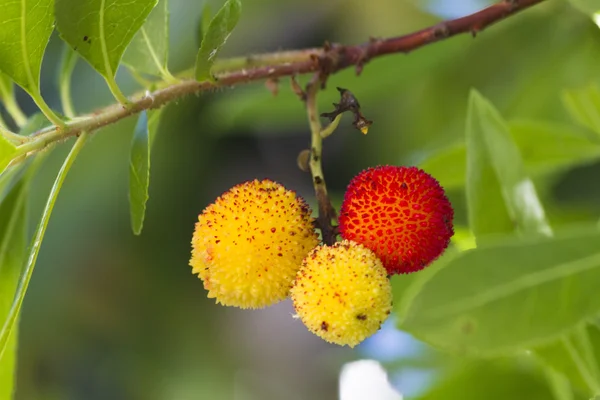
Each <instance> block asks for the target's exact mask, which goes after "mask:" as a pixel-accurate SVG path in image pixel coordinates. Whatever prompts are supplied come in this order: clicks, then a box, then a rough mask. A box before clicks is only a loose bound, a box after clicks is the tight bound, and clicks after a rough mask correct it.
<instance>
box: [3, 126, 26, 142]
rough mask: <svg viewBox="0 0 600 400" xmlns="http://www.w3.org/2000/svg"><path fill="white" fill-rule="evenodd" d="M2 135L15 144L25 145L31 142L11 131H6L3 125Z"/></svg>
mask: <svg viewBox="0 0 600 400" xmlns="http://www.w3.org/2000/svg"><path fill="white" fill-rule="evenodd" d="M0 134H2V136H4V137H5V138H7V139H8V140H11V141H13V142H16V143H17V144H23V143H25V142H28V141H29V140H28V139H27V138H26V137H24V136H21V135H19V134H16V133H14V132H11V131H9V130H8V129H6V127H5V126H4V125H2V124H0Z"/></svg>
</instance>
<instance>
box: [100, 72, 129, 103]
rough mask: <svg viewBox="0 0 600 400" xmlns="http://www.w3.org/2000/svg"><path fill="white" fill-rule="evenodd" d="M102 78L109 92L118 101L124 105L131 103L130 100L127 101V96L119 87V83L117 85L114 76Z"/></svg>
mask: <svg viewBox="0 0 600 400" xmlns="http://www.w3.org/2000/svg"><path fill="white" fill-rule="evenodd" d="M104 80H105V81H106V84H107V85H108V88H109V89H110V92H111V93H112V95H113V96H114V98H115V99H117V101H118V102H119V103H121V104H122V105H123V106H126V107H128V106H130V105H131V102H130V101H129V99H128V98H127V96H125V95H124V94H123V92H121V89H120V88H119V85H117V81H116V80H115V77H114V76H105V77H104Z"/></svg>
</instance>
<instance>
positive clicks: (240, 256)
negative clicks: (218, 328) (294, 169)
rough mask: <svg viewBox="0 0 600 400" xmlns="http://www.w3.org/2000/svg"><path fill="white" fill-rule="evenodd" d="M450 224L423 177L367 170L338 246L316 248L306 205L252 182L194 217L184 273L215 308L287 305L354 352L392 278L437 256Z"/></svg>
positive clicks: (346, 204)
mask: <svg viewBox="0 0 600 400" xmlns="http://www.w3.org/2000/svg"><path fill="white" fill-rule="evenodd" d="M452 220H453V210H452V206H451V205H450V202H449V201H448V199H447V197H446V195H445V193H444V190H443V189H442V187H441V186H440V185H439V183H438V182H437V181H436V180H435V179H434V178H433V177H431V176H430V175H428V174H427V173H425V172H424V171H422V170H420V169H418V168H415V167H395V166H382V167H377V168H370V169H367V170H365V171H363V172H361V173H360V174H358V175H357V176H356V177H355V178H354V179H353V180H352V181H351V182H350V184H349V186H348V189H347V191H346V194H345V196H344V200H343V203H342V206H341V210H340V216H339V221H338V222H339V233H340V236H341V237H342V239H343V240H342V241H341V242H337V243H335V244H334V245H332V246H327V245H319V239H318V236H317V233H316V231H315V221H314V219H313V218H312V217H311V210H310V208H309V207H308V205H307V204H306V203H305V202H304V200H303V199H302V198H300V197H299V196H297V195H296V193H294V192H293V191H291V190H287V189H285V188H284V187H283V186H282V185H280V184H278V183H276V182H273V181H270V180H263V181H258V180H254V181H250V182H245V183H242V184H239V185H237V186H235V187H233V188H232V189H230V190H229V191H227V192H225V193H224V194H222V195H221V196H220V197H219V198H218V199H217V200H216V201H215V202H214V203H213V204H211V205H209V206H208V207H207V208H206V209H205V210H204V211H203V212H202V214H200V215H199V217H198V222H197V223H196V229H195V231H194V235H193V239H192V258H191V260H190V265H191V266H192V271H193V272H194V273H197V274H198V276H199V277H200V279H202V281H203V283H204V288H205V289H206V290H208V297H211V298H215V299H216V301H217V303H220V304H223V305H226V306H235V307H240V308H262V307H267V306H269V305H272V304H275V303H277V302H279V301H281V300H284V299H285V298H287V297H288V296H289V297H291V299H292V302H293V304H294V308H295V310H296V313H297V315H298V317H299V318H300V319H301V320H302V322H303V323H304V324H305V325H306V327H307V328H308V329H309V330H310V331H311V332H313V333H315V334H316V335H318V336H320V337H321V338H323V339H324V340H326V341H328V342H331V343H336V344H340V345H348V346H350V347H353V346H355V345H357V344H358V343H360V342H362V341H363V340H364V339H365V338H367V337H369V336H371V335H372V334H374V333H375V332H376V331H377V330H378V329H379V328H380V327H381V325H382V323H383V322H384V321H385V320H386V318H387V316H388V315H389V314H390V312H391V309H392V288H391V284H390V281H389V276H391V275H394V274H401V273H409V272H414V271H418V270H420V269H422V268H424V267H425V266H427V265H429V264H430V263H431V262H432V261H434V260H435V259H436V258H437V257H439V256H440V255H441V254H442V253H443V251H444V250H445V249H446V247H447V246H448V244H449V242H450V238H451V237H452V235H453V228H452Z"/></svg>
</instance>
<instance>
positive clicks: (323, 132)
mask: <svg viewBox="0 0 600 400" xmlns="http://www.w3.org/2000/svg"><path fill="white" fill-rule="evenodd" d="M341 120H342V114H338V115H336V117H335V119H334V120H333V121H331V123H330V124H329V125H327V126H326V127H325V128H323V129H322V130H321V137H322V138H323V139H325V138H326V137H328V136H330V135H331V134H332V133H333V132H334V131H335V130H336V129H337V127H338V125H339V124H340V121H341Z"/></svg>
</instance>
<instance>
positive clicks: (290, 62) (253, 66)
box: [15, 0, 545, 158]
mask: <svg viewBox="0 0 600 400" xmlns="http://www.w3.org/2000/svg"><path fill="white" fill-rule="evenodd" d="M543 1H545V0H504V1H501V2H498V3H496V4H494V5H492V6H489V7H487V8H485V9H483V10H481V11H478V12H476V13H473V14H471V15H468V16H465V17H462V18H457V19H453V20H447V21H444V22H440V23H438V24H436V25H433V26H430V27H428V28H425V29H422V30H419V31H417V32H413V33H410V34H407V35H403V36H398V37H392V38H387V39H371V40H369V41H368V42H366V43H363V44H360V45H355V46H346V45H341V44H326V45H325V46H323V47H321V48H309V49H303V50H294V51H283V52H274V53H268V54H260V55H253V56H248V57H237V58H231V59H224V60H221V61H218V62H217V63H215V65H214V66H213V70H212V72H213V74H214V76H215V78H216V79H215V81H214V82H210V81H202V82H198V81H196V80H193V79H191V78H189V76H190V75H191V74H190V73H189V72H185V73H183V74H181V79H182V80H181V81H180V82H177V83H172V81H170V82H169V83H167V82H160V83H158V84H157V89H156V90H154V91H153V92H147V91H146V92H143V93H137V94H135V95H133V96H131V97H130V98H129V101H130V103H129V105H128V106H123V105H122V104H114V105H111V106H108V107H105V108H103V109H100V110H97V111H95V112H93V113H90V114H88V115H83V116H80V117H77V118H76V119H73V120H71V121H69V122H67V123H66V124H65V125H64V126H61V127H56V126H51V127H48V128H45V129H42V130H40V131H38V132H36V133H34V134H33V135H31V136H30V137H29V140H28V141H27V142H25V143H23V144H22V145H20V146H19V147H18V151H17V154H16V156H15V158H18V157H22V156H23V155H27V154H32V153H35V152H37V151H40V150H42V149H44V148H45V147H46V146H48V145H50V144H52V143H55V142H59V141H63V140H65V139H67V138H69V137H72V136H77V135H79V134H81V133H82V132H88V133H92V132H94V131H96V130H98V129H100V128H102V127H104V126H107V125H110V124H112V123H115V122H117V121H120V120H122V119H124V118H127V117H129V116H131V115H134V114H137V113H139V112H141V111H143V110H150V109H156V108H160V107H162V106H164V105H166V104H168V103H170V102H172V101H175V100H178V99H180V98H182V97H184V96H186V95H190V94H194V93H199V92H205V91H210V90H213V89H216V88H220V87H228V86H232V85H239V84H245V83H250V82H256V81H260V80H265V79H274V78H281V77H286V76H295V75H299V74H306V73H314V72H319V73H320V74H321V75H322V76H323V77H326V76H328V75H330V74H333V73H336V72H338V71H340V70H343V69H346V68H348V67H351V66H354V67H355V68H356V71H357V73H360V72H361V71H362V69H363V67H364V65H365V64H366V63H367V62H369V61H370V60H372V59H375V58H378V57H381V56H384V55H388V54H394V53H409V52H411V51H413V50H416V49H419V48H421V47H424V46H426V45H429V44H432V43H435V42H438V41H441V40H444V39H447V38H450V37H453V36H456V35H459V34H463V33H471V34H472V35H473V36H475V35H476V34H477V33H479V32H480V31H482V30H483V29H484V28H486V27H488V26H490V25H492V24H494V23H496V22H498V21H501V20H503V19H505V18H507V17H510V16H512V15H515V14H517V13H519V12H521V11H523V10H525V9H527V8H529V7H532V6H534V5H536V4H539V3H542V2H543Z"/></svg>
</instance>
